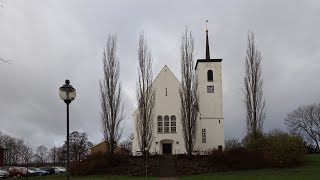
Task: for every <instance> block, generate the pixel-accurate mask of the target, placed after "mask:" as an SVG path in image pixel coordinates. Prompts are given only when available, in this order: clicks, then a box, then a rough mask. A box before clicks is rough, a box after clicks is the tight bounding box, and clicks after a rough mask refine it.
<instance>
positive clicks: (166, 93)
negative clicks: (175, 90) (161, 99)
mask: <svg viewBox="0 0 320 180" xmlns="http://www.w3.org/2000/svg"><path fill="white" fill-rule="evenodd" d="M166 96H168V90H167V88H166Z"/></svg>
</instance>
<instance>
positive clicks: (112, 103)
mask: <svg viewBox="0 0 320 180" xmlns="http://www.w3.org/2000/svg"><path fill="white" fill-rule="evenodd" d="M116 54H117V37H116V35H109V37H108V41H107V47H106V48H105V50H104V52H103V60H102V61H103V72H104V77H103V79H102V80H100V99H101V123H102V131H103V135H104V138H105V140H106V141H107V142H109V145H110V147H109V152H110V153H111V154H113V153H114V150H115V148H116V145H117V144H118V142H119V140H120V138H121V135H122V128H121V126H120V124H121V122H122V120H123V119H124V115H123V109H124V106H123V103H122V92H121V84H120V81H119V73H120V64H119V60H118V58H117V56H116Z"/></svg>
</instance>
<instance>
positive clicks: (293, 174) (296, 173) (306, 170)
mask: <svg viewBox="0 0 320 180" xmlns="http://www.w3.org/2000/svg"><path fill="white" fill-rule="evenodd" d="M306 158H307V163H306V164H305V165H303V166H301V167H297V168H284V169H262V170H248V171H233V172H223V173H212V174H205V175H197V176H189V177H181V178H180V179H183V180H191V179H199V180H208V179H214V180H219V179H228V180H232V179H235V180H251V179H252V180H259V179H260V180H264V179H272V180H278V179H279V180H280V179H281V180H286V179H288V180H294V179H304V180H305V179H308V180H309V179H317V180H319V179H320V155H308V156H307V157H306Z"/></svg>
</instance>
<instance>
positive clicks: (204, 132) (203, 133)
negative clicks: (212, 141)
mask: <svg viewBox="0 0 320 180" xmlns="http://www.w3.org/2000/svg"><path fill="white" fill-rule="evenodd" d="M206 142H207V132H206V129H202V143H206Z"/></svg>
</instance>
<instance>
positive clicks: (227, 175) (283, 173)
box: [29, 155, 320, 180]
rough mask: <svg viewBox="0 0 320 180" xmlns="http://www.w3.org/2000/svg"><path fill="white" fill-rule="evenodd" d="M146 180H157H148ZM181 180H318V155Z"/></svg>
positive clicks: (53, 179)
mask: <svg viewBox="0 0 320 180" xmlns="http://www.w3.org/2000/svg"><path fill="white" fill-rule="evenodd" d="M60 179H61V180H64V179H66V177H65V176H47V177H32V178H29V180H60ZM70 179H71V180H105V179H111V180H121V179H130V180H139V179H141V180H142V179H145V177H130V176H102V175H101V176H98V175H97V176H82V177H72V178H70ZM148 179H157V178H150V177H148ZM180 179H183V180H192V179H197V180H198V179H199V180H209V179H214V180H219V179H228V180H233V179H234V180H267V179H268V180H269V179H272V180H278V179H279V180H280V179H281V180H286V179H288V180H295V179H303V180H309V179H311V180H312V179H315V180H319V179H320V155H308V156H307V163H306V165H303V166H301V167H297V168H284V169H262V170H248V171H233V172H223V173H212V174H204V175H196V176H187V177H180Z"/></svg>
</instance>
